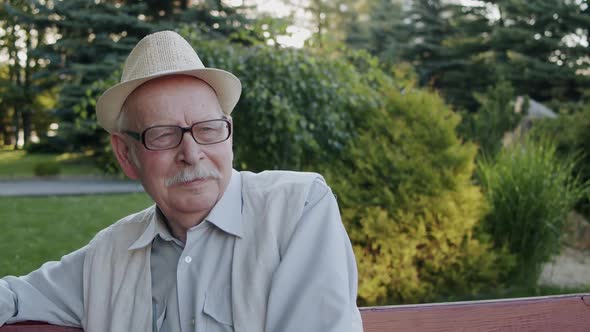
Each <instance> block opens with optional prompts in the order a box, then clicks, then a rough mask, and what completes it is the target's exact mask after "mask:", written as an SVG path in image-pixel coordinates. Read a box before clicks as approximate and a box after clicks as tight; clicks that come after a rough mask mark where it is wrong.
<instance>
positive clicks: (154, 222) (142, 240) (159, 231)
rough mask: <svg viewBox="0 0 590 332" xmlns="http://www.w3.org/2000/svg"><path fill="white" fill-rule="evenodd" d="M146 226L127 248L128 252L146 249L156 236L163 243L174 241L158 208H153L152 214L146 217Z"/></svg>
mask: <svg viewBox="0 0 590 332" xmlns="http://www.w3.org/2000/svg"><path fill="white" fill-rule="evenodd" d="M148 218H149V221H148V226H147V227H146V228H145V230H144V231H143V233H142V234H141V235H140V236H139V238H137V240H135V242H133V244H132V245H131V246H130V247H129V248H128V250H136V249H141V248H144V247H146V246H147V245H149V244H151V243H152V241H153V240H154V238H155V237H156V236H158V235H159V236H160V237H161V238H162V239H163V240H165V241H174V240H176V239H175V238H174V237H173V236H172V234H170V231H169V230H168V226H166V221H165V219H164V215H163V214H162V211H160V208H158V207H157V206H154V212H153V213H151V214H150V216H149V217H148Z"/></svg>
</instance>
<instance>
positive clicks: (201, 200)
mask: <svg viewBox="0 0 590 332" xmlns="http://www.w3.org/2000/svg"><path fill="white" fill-rule="evenodd" d="M125 108H126V110H125V112H126V113H125V115H126V121H125V122H126V124H125V127H126V128H124V129H126V130H130V131H134V132H138V133H141V132H143V131H144V130H145V129H147V128H149V127H152V126H161V125H177V126H181V127H190V126H191V125H192V124H194V123H195V122H200V121H206V120H213V119H220V118H222V114H223V113H222V111H221V107H220V105H219V102H218V100H217V96H216V95H215V91H214V90H213V89H212V88H211V87H210V86H209V85H207V84H206V83H205V82H203V81H201V80H198V79H195V78H193V77H189V76H167V77H162V78H159V79H155V80H152V81H149V82H148V83H145V84H143V85H142V86H140V87H139V88H138V89H136V90H135V91H134V92H133V93H132V94H131V95H130V96H129V98H127V101H126V102H125ZM116 135H117V136H118V138H116V139H115V140H117V139H121V140H125V142H126V143H127V144H126V146H129V147H131V149H134V150H135V151H132V150H131V151H126V153H127V156H128V157H130V158H128V159H129V160H128V165H127V166H125V165H124V164H125V161H121V158H120V157H119V156H118V159H119V162H120V163H121V166H122V167H123V169H124V171H125V173H126V174H127V175H128V176H129V177H131V178H135V179H139V180H140V181H141V183H142V185H143V187H144V188H145V190H146V192H147V193H149V195H150V196H151V197H152V198H153V199H154V201H155V202H156V203H157V204H158V206H159V207H160V209H161V210H162V211H163V212H164V214H165V215H166V216H167V217H169V218H170V217H172V216H176V217H180V216H191V215H199V216H200V217H201V218H203V217H205V216H206V214H208V213H209V211H210V210H211V209H212V208H213V206H214V205H215V203H217V201H218V200H219V199H220V198H221V196H222V195H223V192H224V191H225V189H226V188H227V185H228V183H229V180H230V177H231V171H232V159H233V152H232V146H231V145H232V142H231V137H230V139H228V140H226V141H223V142H221V143H216V144H212V145H200V144H198V143H197V142H195V140H194V139H193V137H192V136H191V134H190V132H187V133H184V135H183V137H182V141H181V143H180V145H179V146H177V147H175V148H172V149H168V150H159V151H152V150H148V149H146V148H145V147H144V146H143V145H142V144H141V143H140V142H138V141H136V140H134V139H131V138H130V137H127V136H126V135H121V134H116ZM115 145H116V144H115ZM116 149H117V148H116ZM133 153H134V154H135V158H131V157H132V154H133ZM123 154H125V152H123ZM132 159H136V162H137V164H136V163H135V162H134V161H133V160H132ZM195 168H200V169H205V170H207V171H209V172H213V173H217V174H218V176H209V177H205V178H200V177H197V176H196V175H187V174H191V172H190V170H191V169H192V170H194V169H195ZM215 171H217V172H215ZM183 172H184V174H183ZM179 175H181V176H179ZM187 177H188V178H187ZM174 179H176V180H174ZM179 181H180V182H179ZM171 182H173V183H172V184H171ZM175 219H178V218H175ZM180 219H181V218H180ZM182 226H186V227H191V226H193V225H192V224H190V222H189V224H187V225H182Z"/></svg>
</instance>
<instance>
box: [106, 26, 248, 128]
mask: <svg viewBox="0 0 590 332" xmlns="http://www.w3.org/2000/svg"><path fill="white" fill-rule="evenodd" d="M173 74H184V75H191V76H194V77H197V78H199V79H201V80H203V81H205V82H207V84H209V85H210V86H211V87H212V88H213V90H215V93H216V94H217V99H218V100H219V104H220V105H221V109H222V110H223V113H225V114H228V115H229V114H230V113H231V112H232V110H233V108H234V106H236V104H237V102H238V99H240V93H241V91H242V84H241V83H240V80H239V79H238V78H237V77H236V76H235V75H233V74H232V73H229V72H227V71H224V70H220V69H216V68H205V66H204V65H203V62H201V59H199V56H198V55H197V53H196V52H195V50H194V49H193V48H192V47H191V45H190V44H189V43H188V42H187V41H186V40H184V38H182V37H181V36H180V35H179V34H177V33H176V32H173V31H161V32H156V33H154V34H151V35H148V36H146V37H145V38H143V39H142V40H140V41H139V43H137V45H136V46H135V48H133V50H132V51H131V53H130V54H129V56H128V57H127V60H126V61H125V66H124V67H123V74H122V75H121V82H120V83H119V84H117V85H115V86H112V87H111V88H109V89H108V90H107V91H105V92H104V93H103V94H102V96H100V98H99V99H98V102H97V104H96V117H97V119H98V123H99V124H100V125H101V126H102V127H103V128H104V129H106V131H108V132H113V131H115V130H116V123H117V118H118V117H119V113H120V112H121V107H122V106H123V103H124V102H125V100H126V99H127V97H128V96H129V95H130V94H131V92H133V90H135V89H136V88H137V87H139V86H140V85H141V84H143V83H145V82H147V81H149V80H151V79H154V78H157V77H161V76H165V75H173Z"/></svg>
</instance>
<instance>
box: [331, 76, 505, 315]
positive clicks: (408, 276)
mask: <svg viewBox="0 0 590 332" xmlns="http://www.w3.org/2000/svg"><path fill="white" fill-rule="evenodd" d="M382 94H383V98H384V105H385V106H384V107H383V108H380V109H377V110H374V112H372V113H371V114H370V115H369V117H368V118H367V121H366V123H364V124H363V125H362V126H361V127H359V128H358V132H359V136H358V137H357V138H356V139H354V140H351V141H350V143H349V145H348V147H347V150H346V151H345V153H344V154H343V156H342V158H341V159H340V160H338V161H336V160H334V161H332V162H331V164H329V165H326V167H325V168H326V170H325V171H324V172H325V173H326V175H327V177H328V180H329V182H330V183H331V185H332V186H333V189H334V191H335V193H336V195H337V196H338V199H339V201H340V205H341V207H342V208H343V212H342V214H343V220H344V222H345V225H346V228H347V229H348V232H349V235H350V237H351V240H352V242H353V247H354V250H355V254H356V257H357V260H358V265H359V276H360V280H359V299H360V301H361V303H362V304H365V305H366V304H368V305H375V304H384V303H415V302H423V301H432V300H437V299H438V300H440V299H442V298H448V296H451V295H453V296H461V295H463V296H467V295H473V294H478V293H480V292H482V291H485V290H487V289H489V288H493V287H496V286H497V285H498V284H497V283H498V281H499V280H501V279H502V273H503V271H504V270H506V268H507V267H510V266H511V264H512V262H513V260H512V258H511V256H510V255H506V256H502V255H499V254H498V253H497V252H495V251H491V250H490V244H489V243H487V242H486V241H485V240H480V239H477V238H476V237H475V236H474V234H473V230H474V227H475V226H476V224H477V223H478V222H479V220H480V219H481V218H482V217H483V214H484V212H485V211H486V202H485V199H484V197H483V195H482V193H481V192H480V190H479V188H478V187H476V186H475V185H473V184H472V183H471V177H472V173H473V171H474V158H475V155H476V147H475V146H474V145H472V144H462V143H461V142H460V141H459V139H458V138H457V136H456V133H455V128H456V126H457V123H458V122H459V117H458V116H457V115H456V114H454V113H453V112H452V111H451V110H450V109H449V108H448V107H447V106H446V105H445V104H444V103H443V101H442V99H441V98H439V97H438V96H436V95H434V94H432V93H428V92H424V91H417V90H412V89H405V91H404V92H403V93H402V92H399V90H398V89H396V88H394V87H391V86H387V85H384V87H383V90H382Z"/></svg>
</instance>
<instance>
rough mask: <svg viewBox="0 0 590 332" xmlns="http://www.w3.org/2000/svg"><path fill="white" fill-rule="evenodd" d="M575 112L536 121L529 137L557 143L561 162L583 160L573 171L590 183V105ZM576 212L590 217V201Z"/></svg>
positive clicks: (582, 201) (576, 107) (583, 201)
mask: <svg viewBox="0 0 590 332" xmlns="http://www.w3.org/2000/svg"><path fill="white" fill-rule="evenodd" d="M565 106H566V107H567V106H570V105H565ZM570 107H571V106H570ZM573 108H574V110H570V112H568V113H561V114H559V116H558V117H557V118H556V119H539V120H537V121H535V123H534V124H533V128H532V130H531V132H530V134H529V136H530V137H531V138H532V139H533V140H536V141H540V140H547V139H548V140H552V141H554V142H555V144H556V149H557V154H558V156H559V157H560V158H572V157H574V158H577V159H579V160H578V162H577V163H576V165H575V167H574V169H573V171H574V175H576V176H580V179H581V180H582V181H590V105H588V104H583V105H574V107H573ZM576 209H578V210H579V211H581V212H582V213H584V214H585V215H586V216H590V197H589V196H585V197H582V198H581V199H580V200H579V201H578V202H577V204H576Z"/></svg>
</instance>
